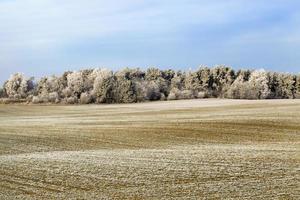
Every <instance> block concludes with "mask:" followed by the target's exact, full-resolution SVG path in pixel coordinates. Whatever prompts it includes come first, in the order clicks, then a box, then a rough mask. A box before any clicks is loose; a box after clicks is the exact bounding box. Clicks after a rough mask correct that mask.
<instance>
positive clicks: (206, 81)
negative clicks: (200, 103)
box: [196, 66, 213, 97]
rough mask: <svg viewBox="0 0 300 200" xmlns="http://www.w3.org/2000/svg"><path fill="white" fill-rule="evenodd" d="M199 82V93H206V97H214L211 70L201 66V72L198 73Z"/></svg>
mask: <svg viewBox="0 0 300 200" xmlns="http://www.w3.org/2000/svg"><path fill="white" fill-rule="evenodd" d="M196 73H197V77H198V80H199V86H198V87H199V91H200V92H204V93H205V96H207V97H211V96H212V85H213V77H212V75H211V71H210V68H208V67H203V66H201V67H200V69H199V70H197V71H196Z"/></svg>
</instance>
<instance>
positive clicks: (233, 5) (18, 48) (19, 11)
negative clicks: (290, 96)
mask: <svg viewBox="0 0 300 200" xmlns="http://www.w3.org/2000/svg"><path fill="white" fill-rule="evenodd" d="M217 64H225V65H229V66H232V67H233V68H235V69H240V68H251V69H256V68H259V69H261V68H264V69H266V70H271V71H280V72H291V73H298V72H300V1H299V0H268V1H267V0H265V1H263V0H251V1H250V0H122V1H121V0H109V1H104V0H89V1H83V0H63V1H62V0H0V83H1V82H3V81H4V80H6V79H7V78H9V76H10V74H12V73H15V72H21V73H24V74H25V75H26V76H28V77H30V76H36V77H41V76H44V75H52V74H60V73H62V72H63V71H66V70H78V69H83V68H92V67H93V68H94V67H106V68H110V69H112V70H117V69H121V68H124V67H140V68H146V67H153V66H156V67H160V68H161V69H167V68H173V69H181V70H185V69H190V68H191V69H197V68H198V66H200V65H208V66H213V65H217Z"/></svg>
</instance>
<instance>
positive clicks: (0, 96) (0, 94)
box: [0, 88, 4, 98]
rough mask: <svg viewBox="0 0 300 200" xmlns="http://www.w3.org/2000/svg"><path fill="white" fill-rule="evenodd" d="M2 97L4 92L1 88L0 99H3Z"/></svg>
mask: <svg viewBox="0 0 300 200" xmlns="http://www.w3.org/2000/svg"><path fill="white" fill-rule="evenodd" d="M3 97H4V90H3V88H0V98H3Z"/></svg>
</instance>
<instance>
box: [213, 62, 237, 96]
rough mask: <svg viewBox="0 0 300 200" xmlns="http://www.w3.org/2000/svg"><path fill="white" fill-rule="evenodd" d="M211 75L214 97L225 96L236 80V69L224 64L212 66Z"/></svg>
mask: <svg viewBox="0 0 300 200" xmlns="http://www.w3.org/2000/svg"><path fill="white" fill-rule="evenodd" d="M211 76H212V86H211V90H212V95H213V96H214V97H223V96H224V95H225V93H226V92H227V90H229V88H230V86H231V84H232V83H233V82H234V80H235V72H234V70H233V69H231V68H230V67H227V66H223V65H220V66H216V67H214V68H212V69H211Z"/></svg>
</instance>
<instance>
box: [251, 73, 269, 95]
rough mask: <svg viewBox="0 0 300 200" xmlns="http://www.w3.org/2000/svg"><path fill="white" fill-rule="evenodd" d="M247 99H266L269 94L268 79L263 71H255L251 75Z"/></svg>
mask: <svg viewBox="0 0 300 200" xmlns="http://www.w3.org/2000/svg"><path fill="white" fill-rule="evenodd" d="M248 84H249V85H248V87H249V94H248V96H246V98H247V99H266V98H267V97H268V96H269V94H270V89H269V86H268V77H267V73H266V71H265V70H255V71H253V72H252V73H251V75H250V78H249V81H248Z"/></svg>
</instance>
